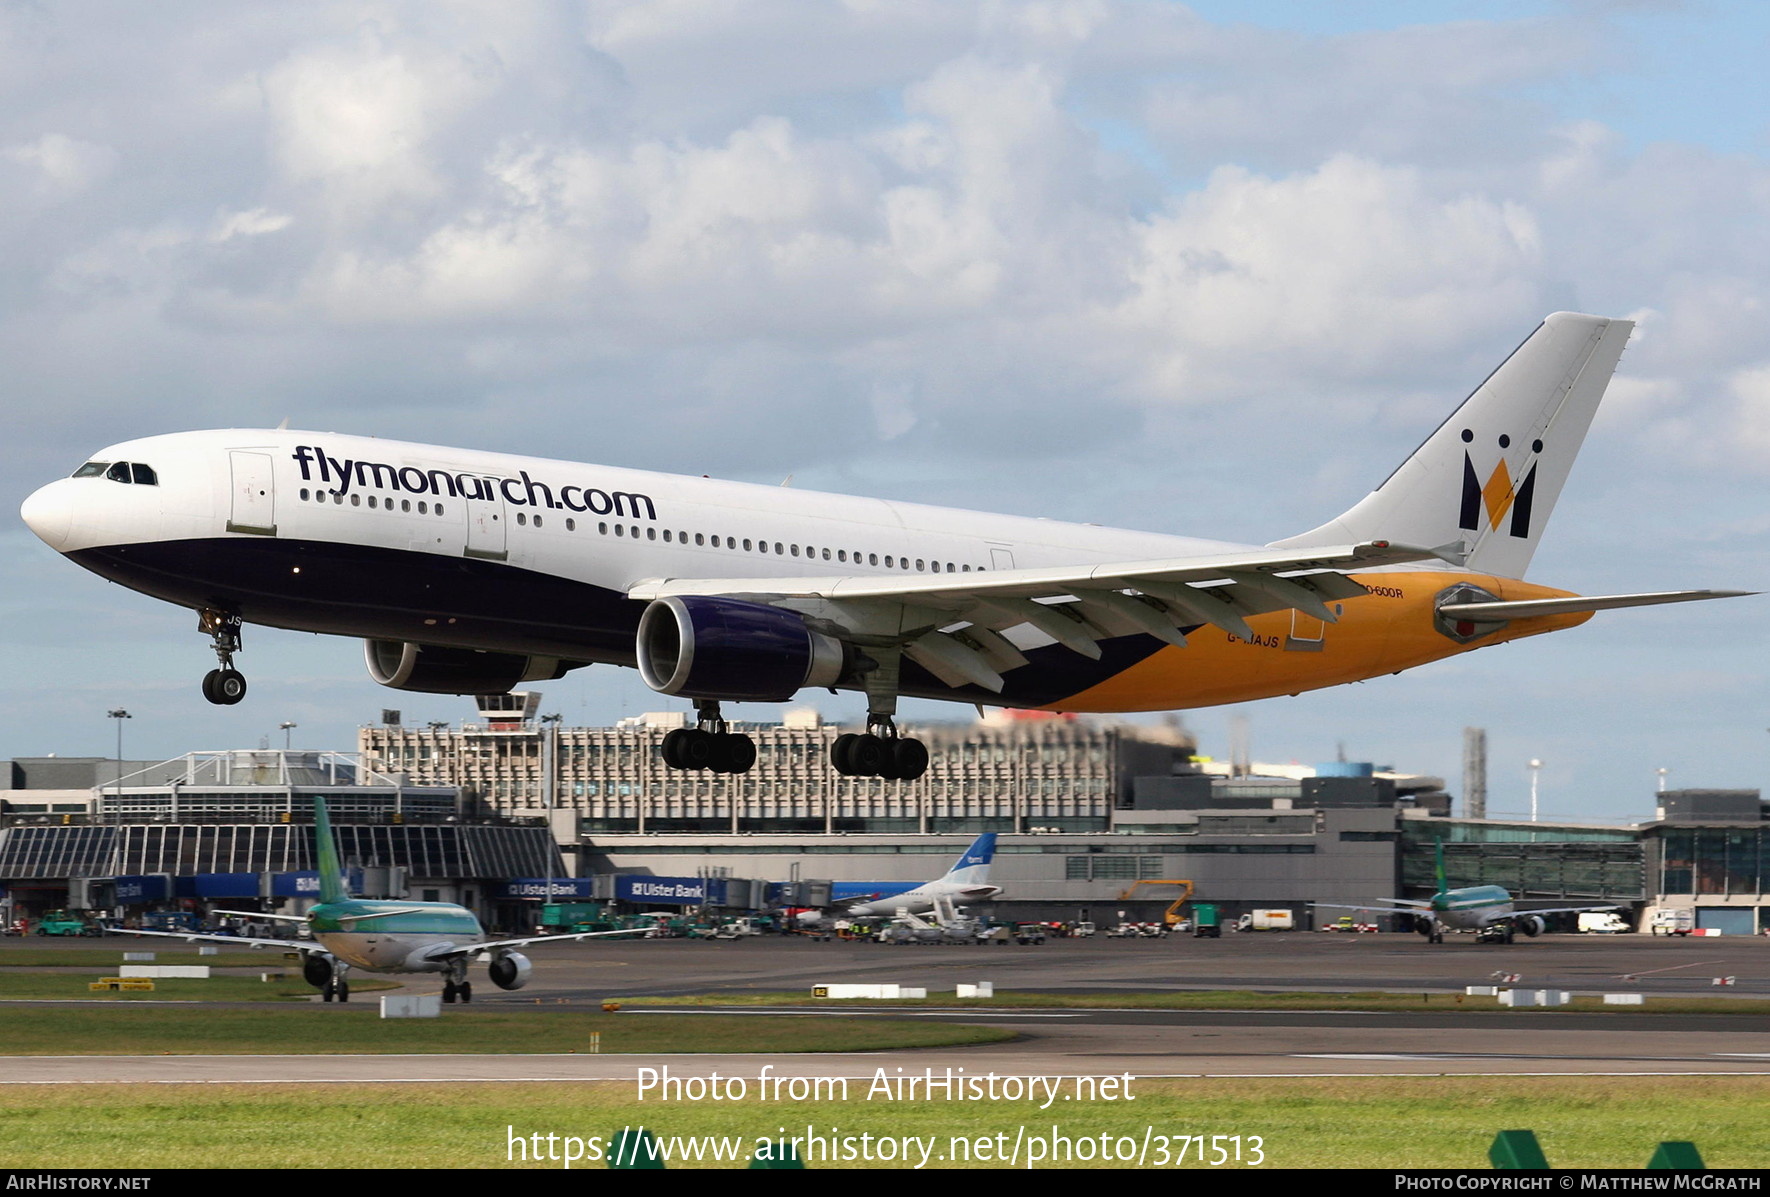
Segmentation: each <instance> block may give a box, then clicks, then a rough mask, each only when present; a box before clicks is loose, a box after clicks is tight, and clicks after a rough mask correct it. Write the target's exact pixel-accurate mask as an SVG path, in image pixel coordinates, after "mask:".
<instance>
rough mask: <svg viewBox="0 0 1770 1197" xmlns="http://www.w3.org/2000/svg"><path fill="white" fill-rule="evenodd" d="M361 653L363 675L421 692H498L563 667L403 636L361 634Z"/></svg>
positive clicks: (555, 674) (548, 676) (552, 674)
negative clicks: (364, 667) (386, 637)
mask: <svg viewBox="0 0 1770 1197" xmlns="http://www.w3.org/2000/svg"><path fill="white" fill-rule="evenodd" d="M363 656H364V658H365V659H366V660H367V661H368V665H369V676H370V677H372V678H374V679H375V680H376V681H378V682H380V683H381V684H382V685H383V686H389V687H391V688H393V689H395V690H415V691H418V692H419V693H422V694H502V693H504V692H505V691H506V690H509V689H511V688H512V687H514V686H517V685H520V684H521V683H523V682H544V681H549V680H551V679H553V678H556V677H564V676H565V671H566V668H567V666H566V665H565V664H564V663H562V662H561V661H559V660H558V659H557V658H554V657H524V656H517V655H516V654H513V653H482V652H477V651H475V650H473V649H471V648H439V647H438V646H436V645H434V644H413V643H411V642H410V641H408V640H365V641H363Z"/></svg>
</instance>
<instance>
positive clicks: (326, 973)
mask: <svg viewBox="0 0 1770 1197" xmlns="http://www.w3.org/2000/svg"><path fill="white" fill-rule="evenodd" d="M301 979H302V980H304V981H306V982H307V983H308V984H309V985H311V986H313V987H314V988H315V989H324V988H325V987H326V984H327V982H329V981H330V980H331V979H332V958H331V957H330V956H328V955H326V954H325V953H324V952H308V953H305V954H304V955H303V956H302V957H301Z"/></svg>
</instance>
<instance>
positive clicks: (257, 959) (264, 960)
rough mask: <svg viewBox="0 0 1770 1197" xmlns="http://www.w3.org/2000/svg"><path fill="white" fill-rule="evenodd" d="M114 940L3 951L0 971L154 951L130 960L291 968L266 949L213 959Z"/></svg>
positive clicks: (116, 959)
mask: <svg viewBox="0 0 1770 1197" xmlns="http://www.w3.org/2000/svg"><path fill="white" fill-rule="evenodd" d="M116 943H117V941H116V940H112V941H111V944H112V946H111V947H107V948H59V949H58V948H31V947H12V946H10V945H9V946H7V947H4V948H0V968H114V967H116V966H118V965H121V964H122V963H123V953H124V952H153V953H154V958H153V959H152V960H142V961H131V962H130V963H140V964H208V965H212V966H214V967H216V968H263V969H269V968H283V967H293V968H295V969H296V970H297V971H300V967H301V966H300V965H299V964H294V965H289V964H288V963H287V962H285V961H284V959H283V953H282V952H280V951H275V950H272V949H270V948H266V949H264V950H263V951H259V952H254V951H250V950H248V951H239V950H237V949H236V950H233V951H228V950H225V949H224V950H223V951H221V952H220V953H218V954H217V955H214V956H200V955H198V954H197V952H196V949H194V948H187V949H184V950H182V951H177V952H168V951H166V950H165V949H164V948H160V949H155V948H140V947H117V946H115V945H116Z"/></svg>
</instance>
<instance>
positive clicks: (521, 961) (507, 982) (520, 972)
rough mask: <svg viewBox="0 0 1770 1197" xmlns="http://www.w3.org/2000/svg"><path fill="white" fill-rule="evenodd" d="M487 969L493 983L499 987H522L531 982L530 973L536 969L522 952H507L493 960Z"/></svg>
mask: <svg viewBox="0 0 1770 1197" xmlns="http://www.w3.org/2000/svg"><path fill="white" fill-rule="evenodd" d="M487 971H488V972H489V973H490V974H491V977H492V984H493V985H496V986H497V987H498V988H499V989H521V988H522V987H523V986H524V985H527V984H528V983H529V973H531V972H533V971H534V969H533V967H532V966H531V965H530V964H529V958H528V957H527V956H524V955H523V954H522V953H521V952H505V953H503V954H502V955H500V956H498V957H497V958H496V959H494V960H493V961H492V963H491V964H490V965H489V966H488V968H487Z"/></svg>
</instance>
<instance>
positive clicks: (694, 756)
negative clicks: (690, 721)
mask: <svg viewBox="0 0 1770 1197" xmlns="http://www.w3.org/2000/svg"><path fill="white" fill-rule="evenodd" d="M678 745H679V746H678V748H677V749H676V755H677V756H678V757H680V758H681V760H682V767H683V768H684V769H706V768H709V767H711V766H712V764H713V758H714V756H715V754H716V752H717V745H716V744H715V743H714V741H713V733H711V732H704V731H701V730H700V729H699V728H684V729H683V732H682V739H681V740H680V741H678Z"/></svg>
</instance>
